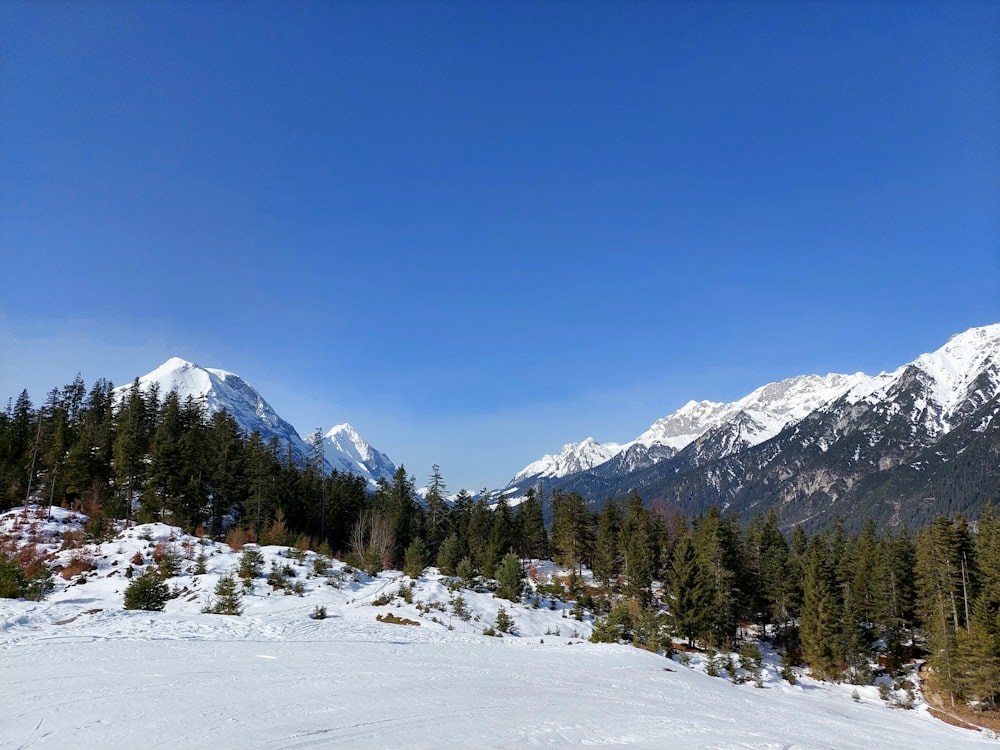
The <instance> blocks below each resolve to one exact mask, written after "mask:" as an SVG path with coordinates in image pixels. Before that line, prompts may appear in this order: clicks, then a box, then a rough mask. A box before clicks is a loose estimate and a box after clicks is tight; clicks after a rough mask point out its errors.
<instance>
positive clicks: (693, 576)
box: [668, 534, 714, 646]
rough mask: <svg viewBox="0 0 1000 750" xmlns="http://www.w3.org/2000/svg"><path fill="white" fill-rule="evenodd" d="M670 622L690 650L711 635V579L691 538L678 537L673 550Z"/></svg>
mask: <svg viewBox="0 0 1000 750" xmlns="http://www.w3.org/2000/svg"><path fill="white" fill-rule="evenodd" d="M668 595H669V619H670V623H671V626H672V628H673V630H674V632H675V633H676V634H678V635H679V636H681V637H682V638H685V639H687V642H688V645H689V646H694V644H695V641H696V640H705V639H707V638H709V637H710V636H711V633H712V618H711V616H710V610H711V607H712V602H713V600H714V595H713V590H712V579H711V576H710V575H709V573H708V572H707V571H706V570H704V569H703V568H702V565H701V561H700V559H699V557H698V550H697V549H696V548H695V544H694V539H693V538H692V536H691V535H690V534H685V535H684V536H683V537H681V540H680V542H678V543H677V546H676V547H675V548H674V555H673V560H672V562H671V565H670V574H669V577H668Z"/></svg>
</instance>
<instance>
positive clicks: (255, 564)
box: [239, 547, 264, 579]
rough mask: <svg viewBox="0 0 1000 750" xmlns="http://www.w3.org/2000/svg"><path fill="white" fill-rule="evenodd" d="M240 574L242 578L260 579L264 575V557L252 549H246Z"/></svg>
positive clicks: (244, 549) (241, 562)
mask: <svg viewBox="0 0 1000 750" xmlns="http://www.w3.org/2000/svg"><path fill="white" fill-rule="evenodd" d="M239 573H240V578H244V579H246V578H259V577H260V576H261V575H262V574H263V573H264V555H262V554H261V553H260V552H259V551H258V550H256V549H253V548H252V547H244V548H243V554H241V555H240V571H239Z"/></svg>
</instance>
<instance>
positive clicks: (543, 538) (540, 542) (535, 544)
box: [514, 487, 548, 559]
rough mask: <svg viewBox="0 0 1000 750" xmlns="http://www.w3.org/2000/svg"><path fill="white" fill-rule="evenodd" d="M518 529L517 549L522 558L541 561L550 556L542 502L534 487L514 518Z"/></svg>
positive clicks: (529, 489)
mask: <svg viewBox="0 0 1000 750" xmlns="http://www.w3.org/2000/svg"><path fill="white" fill-rule="evenodd" d="M514 521H515V526H516V528H517V538H518V543H517V549H518V551H519V552H520V555H521V557H523V558H528V559H532V558H533V559H539V558H543V557H545V556H547V555H548V534H547V533H546V531H545V518H544V512H543V510H542V504H541V501H540V500H539V499H538V497H537V496H536V493H535V488H534V487H529V488H528V490H527V492H526V493H525V498H524V500H523V501H522V502H521V504H520V505H518V506H517V511H516V513H515V516H514Z"/></svg>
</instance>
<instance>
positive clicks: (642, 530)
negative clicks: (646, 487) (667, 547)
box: [620, 490, 653, 606]
mask: <svg viewBox="0 0 1000 750" xmlns="http://www.w3.org/2000/svg"><path fill="white" fill-rule="evenodd" d="M620 539H621V550H622V555H623V557H624V569H625V592H626V593H627V594H628V596H630V597H631V598H633V599H635V600H636V601H638V602H639V603H640V604H641V605H643V606H648V605H649V603H650V602H651V601H652V597H653V592H652V588H651V587H652V583H653V569H652V568H653V566H652V560H651V557H650V543H649V517H648V513H647V512H646V509H645V508H644V507H643V505H642V498H641V497H639V495H638V493H636V492H635V491H634V490H633V491H632V493H631V494H630V495H629V497H628V500H627V501H626V506H625V518H624V520H623V521H622V525H621V533H620Z"/></svg>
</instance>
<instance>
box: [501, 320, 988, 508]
mask: <svg viewBox="0 0 1000 750" xmlns="http://www.w3.org/2000/svg"><path fill="white" fill-rule="evenodd" d="M914 382H915V383H918V384H919V386H918V390H919V395H918V396H916V397H915V401H914V402H913V406H912V412H913V413H912V414H910V415H909V418H910V419H911V420H912V421H913V422H914V423H915V424H916V423H917V422H919V423H920V425H921V429H924V430H926V431H927V432H928V433H929V434H932V435H943V434H946V433H947V432H948V431H949V430H951V429H952V428H953V427H954V426H955V425H956V424H957V423H958V422H959V421H960V418H961V416H962V415H963V414H965V413H966V412H968V411H970V410H972V409H974V408H977V407H979V406H982V405H983V404H984V403H986V402H987V401H989V400H990V399H991V398H994V397H995V396H996V395H997V393H998V392H1000V324H992V325H988V326H982V327H978V328H972V329H969V330H968V331H965V332H963V333H959V334H956V335H954V336H952V337H951V338H950V339H949V340H948V342H947V343H946V344H945V345H944V346H942V347H941V348H939V349H937V350H936V351H933V352H930V353H927V354H921V355H920V356H919V357H917V358H916V359H915V360H913V361H912V362H909V363H907V364H905V365H903V366H901V367H899V368H897V369H896V370H894V371H893V372H890V373H886V372H883V373H880V374H879V375H875V376H869V375H866V374H864V373H861V372H858V373H854V374H853V375H846V374H837V373H831V374H828V375H825V376H820V375H800V376H797V377H792V378H787V379H785V380H781V381H778V382H775V383H768V384H766V385H763V386H761V387H759V388H757V389H755V390H754V391H752V392H751V393H749V394H747V395H746V396H744V397H743V398H740V399H738V400H736V401H733V402H730V403H720V402H714V401H688V402H687V403H686V404H684V406H682V407H681V408H680V409H678V410H677V411H675V412H673V413H671V414H668V415H667V416H665V417H662V418H660V419H658V420H656V421H655V422H654V423H653V424H652V425H651V426H650V428H649V429H648V430H646V431H645V432H644V433H642V434H641V435H639V436H638V437H636V438H634V439H633V440H631V441H628V442H626V443H621V444H616V443H606V444H599V443H594V442H592V441H591V442H588V441H583V442H581V443H568V444H567V445H565V446H563V450H562V451H561V452H560V453H559V454H556V455H554V456H545V457H543V458H541V459H539V460H538V461H535V462H533V463H531V464H529V465H528V466H526V467H525V468H524V469H522V470H521V471H519V472H518V473H517V474H516V475H515V476H514V478H513V479H512V480H511V481H510V482H509V483H508V485H507V489H508V490H511V489H514V488H517V489H521V490H523V489H524V488H526V487H527V486H530V485H531V484H532V483H533V482H536V481H538V480H540V479H566V478H569V477H572V476H575V475H583V474H584V473H589V474H592V475H594V476H595V477H601V478H604V479H607V478H609V477H625V476H627V475H629V474H630V473H633V472H636V471H640V470H643V469H646V468H648V467H651V466H653V465H655V464H657V463H659V462H661V461H664V460H666V459H670V458H672V457H674V456H675V455H677V454H678V453H680V452H681V451H684V450H685V449H689V447H691V448H692V449H698V450H701V449H702V448H703V449H704V454H705V459H704V460H708V459H712V460H714V459H718V458H721V457H724V456H727V455H731V454H734V453H736V452H739V451H741V450H744V449H747V448H750V447H753V446H757V445H760V444H762V443H764V442H766V441H768V440H771V439H772V438H774V437H776V436H777V435H778V434H779V433H781V431H782V430H784V429H785V428H786V427H789V426H792V425H795V424H798V423H800V422H801V421H802V420H804V419H805V418H806V417H807V416H809V415H811V414H814V413H817V412H819V411H822V410H824V409H828V408H832V407H833V405H834V404H835V403H838V402H839V401H840V400H843V401H844V403H845V404H846V405H851V404H859V403H861V402H865V403H868V404H875V403H882V404H888V405H889V406H887V407H886V409H887V410H888V412H892V410H893V409H899V408H902V407H901V406H900V404H901V403H902V401H903V399H901V394H902V393H903V392H904V391H906V390H907V389H909V388H910V387H911V385H912V384H913V383H914ZM602 455H608V458H607V459H606V460H604V461H603V462H598V461H597V459H599V457H600V456H602ZM697 462H698V461H697V460H696V461H695V463H697ZM577 466H580V467H582V468H579V469H577V468H576V467H577Z"/></svg>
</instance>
